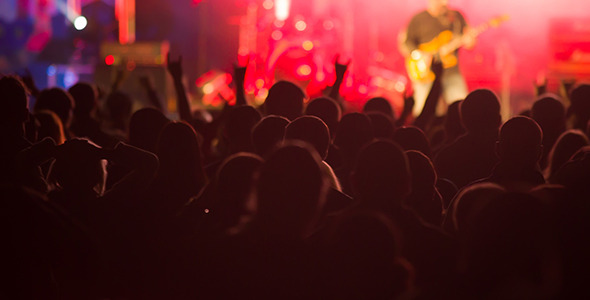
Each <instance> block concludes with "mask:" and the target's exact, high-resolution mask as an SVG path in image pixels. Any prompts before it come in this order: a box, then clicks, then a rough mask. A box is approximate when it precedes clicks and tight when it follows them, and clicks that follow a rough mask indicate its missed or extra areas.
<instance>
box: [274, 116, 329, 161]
mask: <svg viewBox="0 0 590 300" xmlns="http://www.w3.org/2000/svg"><path fill="white" fill-rule="evenodd" d="M285 140H301V141H304V142H307V143H309V144H310V145H312V146H313V147H314V148H315V150H316V151H317V152H318V154H319V155H320V157H321V158H322V159H326V156H328V148H329V147H330V132H329V130H328V126H326V124H325V123H324V122H323V121H322V120H321V119H320V118H318V117H315V116H302V117H299V118H297V119H295V120H293V121H292V122H291V123H290V124H289V125H287V127H286V128H285Z"/></svg>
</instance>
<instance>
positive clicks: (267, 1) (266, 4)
mask: <svg viewBox="0 0 590 300" xmlns="http://www.w3.org/2000/svg"><path fill="white" fill-rule="evenodd" d="M273 6H274V3H273V2H272V0H264V2H262V7H264V9H272V8H273Z"/></svg>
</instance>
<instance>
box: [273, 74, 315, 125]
mask: <svg viewBox="0 0 590 300" xmlns="http://www.w3.org/2000/svg"><path fill="white" fill-rule="evenodd" d="M304 99H305V94H304V93H303V90H301V88H299V87H298V86H296V85H295V84H293V83H291V82H288V81H279V82H277V83H275V84H274V85H273V86H272V87H271V88H270V89H269V90H268V96H267V97H266V100H265V101H264V108H265V112H266V114H267V115H279V116H283V117H285V118H287V119H289V120H295V119H296V118H297V117H299V116H301V114H302V113H303V100H304Z"/></svg>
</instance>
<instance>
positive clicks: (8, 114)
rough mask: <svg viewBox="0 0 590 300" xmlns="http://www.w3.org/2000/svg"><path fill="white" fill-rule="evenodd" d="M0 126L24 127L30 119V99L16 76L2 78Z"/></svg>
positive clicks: (0, 82) (0, 79) (0, 86)
mask: <svg viewBox="0 0 590 300" xmlns="http://www.w3.org/2000/svg"><path fill="white" fill-rule="evenodd" d="M0 106H1V108H2V109H0V125H1V126H2V127H5V126H6V127H14V126H20V127H22V126H23V123H24V122H26V121H27V120H28V118H29V109H28V108H29V98H28V96H27V90H26V88H25V85H24V83H23V82H22V81H21V80H20V79H18V78H17V77H14V76H4V77H2V78H0Z"/></svg>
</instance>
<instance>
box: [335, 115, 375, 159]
mask: <svg viewBox="0 0 590 300" xmlns="http://www.w3.org/2000/svg"><path fill="white" fill-rule="evenodd" d="M371 140H373V126H372V125H371V120H370V119H369V117H367V115H365V114H361V113H350V114H346V115H344V116H343V117H342V120H340V123H339V124H338V130H337V131H336V137H335V138H334V144H335V145H336V146H338V147H339V148H340V150H342V151H343V152H344V153H345V155H346V156H347V159H349V160H354V159H355V157H356V155H357V153H358V152H359V150H360V149H361V148H362V147H363V146H364V145H365V144H367V143H368V142H370V141H371Z"/></svg>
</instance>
